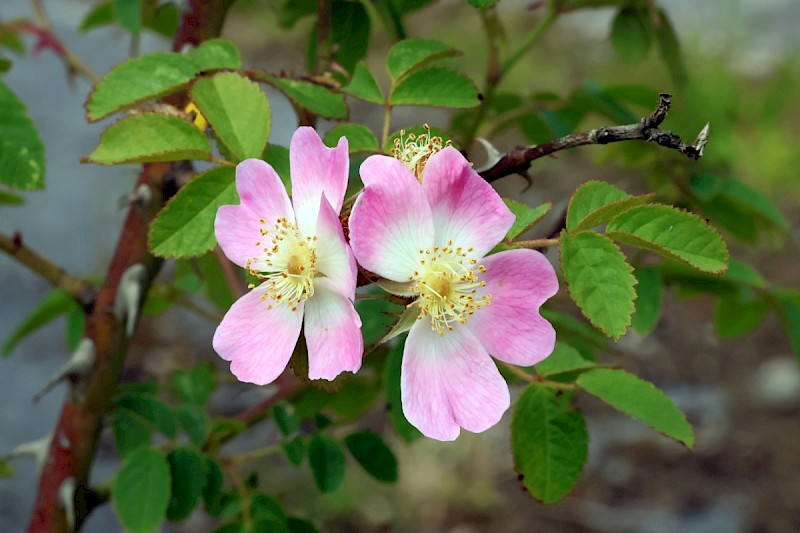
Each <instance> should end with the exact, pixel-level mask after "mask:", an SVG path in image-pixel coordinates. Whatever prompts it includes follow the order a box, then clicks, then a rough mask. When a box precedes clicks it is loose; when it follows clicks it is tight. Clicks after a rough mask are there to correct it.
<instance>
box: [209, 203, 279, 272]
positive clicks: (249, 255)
mask: <svg viewBox="0 0 800 533" xmlns="http://www.w3.org/2000/svg"><path fill="white" fill-rule="evenodd" d="M263 227H264V226H263V225H262V224H261V223H260V222H259V216H258V215H257V214H255V213H253V212H252V211H251V210H250V209H248V208H247V207H246V206H244V205H223V206H220V208H219V209H217V217H216V219H214V234H215V235H216V236H217V242H218V243H219V246H220V248H222V251H223V252H225V256H226V257H227V258H228V259H230V260H231V261H233V262H234V263H236V264H237V265H239V266H240V267H242V268H244V267H245V266H246V264H247V261H248V260H249V259H253V258H255V257H258V256H259V255H260V254H261V250H262V248H263V245H262V244H260V243H262V242H264V239H265V237H264V235H262V234H261V228H263ZM266 242H269V239H268V238H267V241H266Z"/></svg>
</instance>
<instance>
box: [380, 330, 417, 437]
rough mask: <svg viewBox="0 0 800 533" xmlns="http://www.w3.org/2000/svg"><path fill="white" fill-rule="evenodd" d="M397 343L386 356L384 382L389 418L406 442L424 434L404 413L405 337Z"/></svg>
mask: <svg viewBox="0 0 800 533" xmlns="http://www.w3.org/2000/svg"><path fill="white" fill-rule="evenodd" d="M400 340H401V342H398V343H397V344H395V345H394V346H393V347H392V348H391V349H390V350H389V353H388V354H387V356H386V362H384V366H383V383H384V387H385V389H386V411H387V413H388V415H389V420H390V421H391V423H392V426H394V429H395V431H396V432H397V434H398V435H399V436H400V438H402V439H403V440H404V441H406V442H412V441H415V440H417V439H418V438H420V437H421V436H422V433H420V431H419V430H418V429H417V428H415V427H414V426H412V425H411V423H410V422H409V421H408V420H407V419H406V417H405V415H404V414H403V405H402V402H401V400H400V372H401V368H402V361H403V347H404V346H405V339H400Z"/></svg>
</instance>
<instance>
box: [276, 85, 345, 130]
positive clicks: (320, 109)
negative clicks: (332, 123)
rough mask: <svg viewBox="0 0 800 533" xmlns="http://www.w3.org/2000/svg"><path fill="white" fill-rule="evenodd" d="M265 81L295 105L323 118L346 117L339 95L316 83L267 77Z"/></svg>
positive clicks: (342, 98)
mask: <svg viewBox="0 0 800 533" xmlns="http://www.w3.org/2000/svg"><path fill="white" fill-rule="evenodd" d="M264 79H265V81H267V83H269V84H270V85H272V86H274V87H275V88H276V89H278V90H280V91H281V92H282V93H283V94H285V95H286V97H287V98H289V99H290V100H291V101H292V102H294V104H295V105H297V106H300V107H302V108H304V109H307V110H308V111H310V112H311V113H313V114H315V115H319V116H320V117H323V118H331V119H341V118H345V117H347V104H345V102H344V97H343V96H342V95H341V94H338V93H335V92H333V91H331V90H330V89H328V88H327V87H324V86H322V85H318V84H316V83H311V82H309V81H303V80H295V79H291V78H278V77H275V76H271V75H267V76H265V77H264Z"/></svg>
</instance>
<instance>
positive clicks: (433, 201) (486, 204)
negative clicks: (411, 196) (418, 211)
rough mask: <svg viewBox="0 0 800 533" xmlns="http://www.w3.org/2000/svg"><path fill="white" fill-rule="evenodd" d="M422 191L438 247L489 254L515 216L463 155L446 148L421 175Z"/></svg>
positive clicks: (453, 149)
mask: <svg viewBox="0 0 800 533" xmlns="http://www.w3.org/2000/svg"><path fill="white" fill-rule="evenodd" d="M422 188H423V189H424V190H425V197H426V198H427V199H428V203H429V204H430V206H431V209H432V211H433V223H434V226H435V227H436V245H437V246H446V245H447V244H448V243H449V242H450V241H452V243H453V244H454V245H455V246H461V247H463V248H465V249H466V248H469V247H472V248H474V250H473V252H472V257H474V258H480V257H483V256H484V255H486V253H487V252H488V251H489V250H491V249H492V248H493V247H494V246H495V245H496V244H497V243H499V242H500V241H501V240H502V239H503V237H505V235H506V233H507V232H508V230H509V229H510V228H511V225H512V224H513V223H514V218H515V217H514V214H513V213H511V211H510V210H509V209H508V207H506V205H505V204H504V203H503V200H502V199H501V198H500V195H498V194H497V192H496V191H495V190H494V189H492V186H491V185H489V184H488V183H486V181H484V180H483V178H481V177H480V176H479V175H478V173H477V172H475V170H473V168H472V165H470V163H469V161H467V160H466V159H465V158H464V156H463V155H461V153H460V152H459V151H458V150H456V149H455V148H453V147H450V146H448V147H446V148H444V149H443V150H442V151H441V152H438V153H436V154H434V155H432V156H431V158H430V159H429V160H428V163H427V164H426V165H425V169H424V170H423V172H422Z"/></svg>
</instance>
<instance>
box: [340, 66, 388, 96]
mask: <svg viewBox="0 0 800 533" xmlns="http://www.w3.org/2000/svg"><path fill="white" fill-rule="evenodd" d="M342 90H343V91H344V92H346V93H347V94H349V95H351V96H355V97H356V98H360V99H361V100H365V101H367V102H372V103H373V104H378V105H381V104H383V91H381V88H380V86H379V85H378V82H377V81H375V76H374V75H373V74H372V71H371V70H370V69H369V67H368V66H367V64H366V63H364V62H363V61H361V62H359V63H358V64H357V65H356V66H355V70H354V71H353V76H352V78H350V83H348V84H347V86H345V87H344V88H343V89H342Z"/></svg>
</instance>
